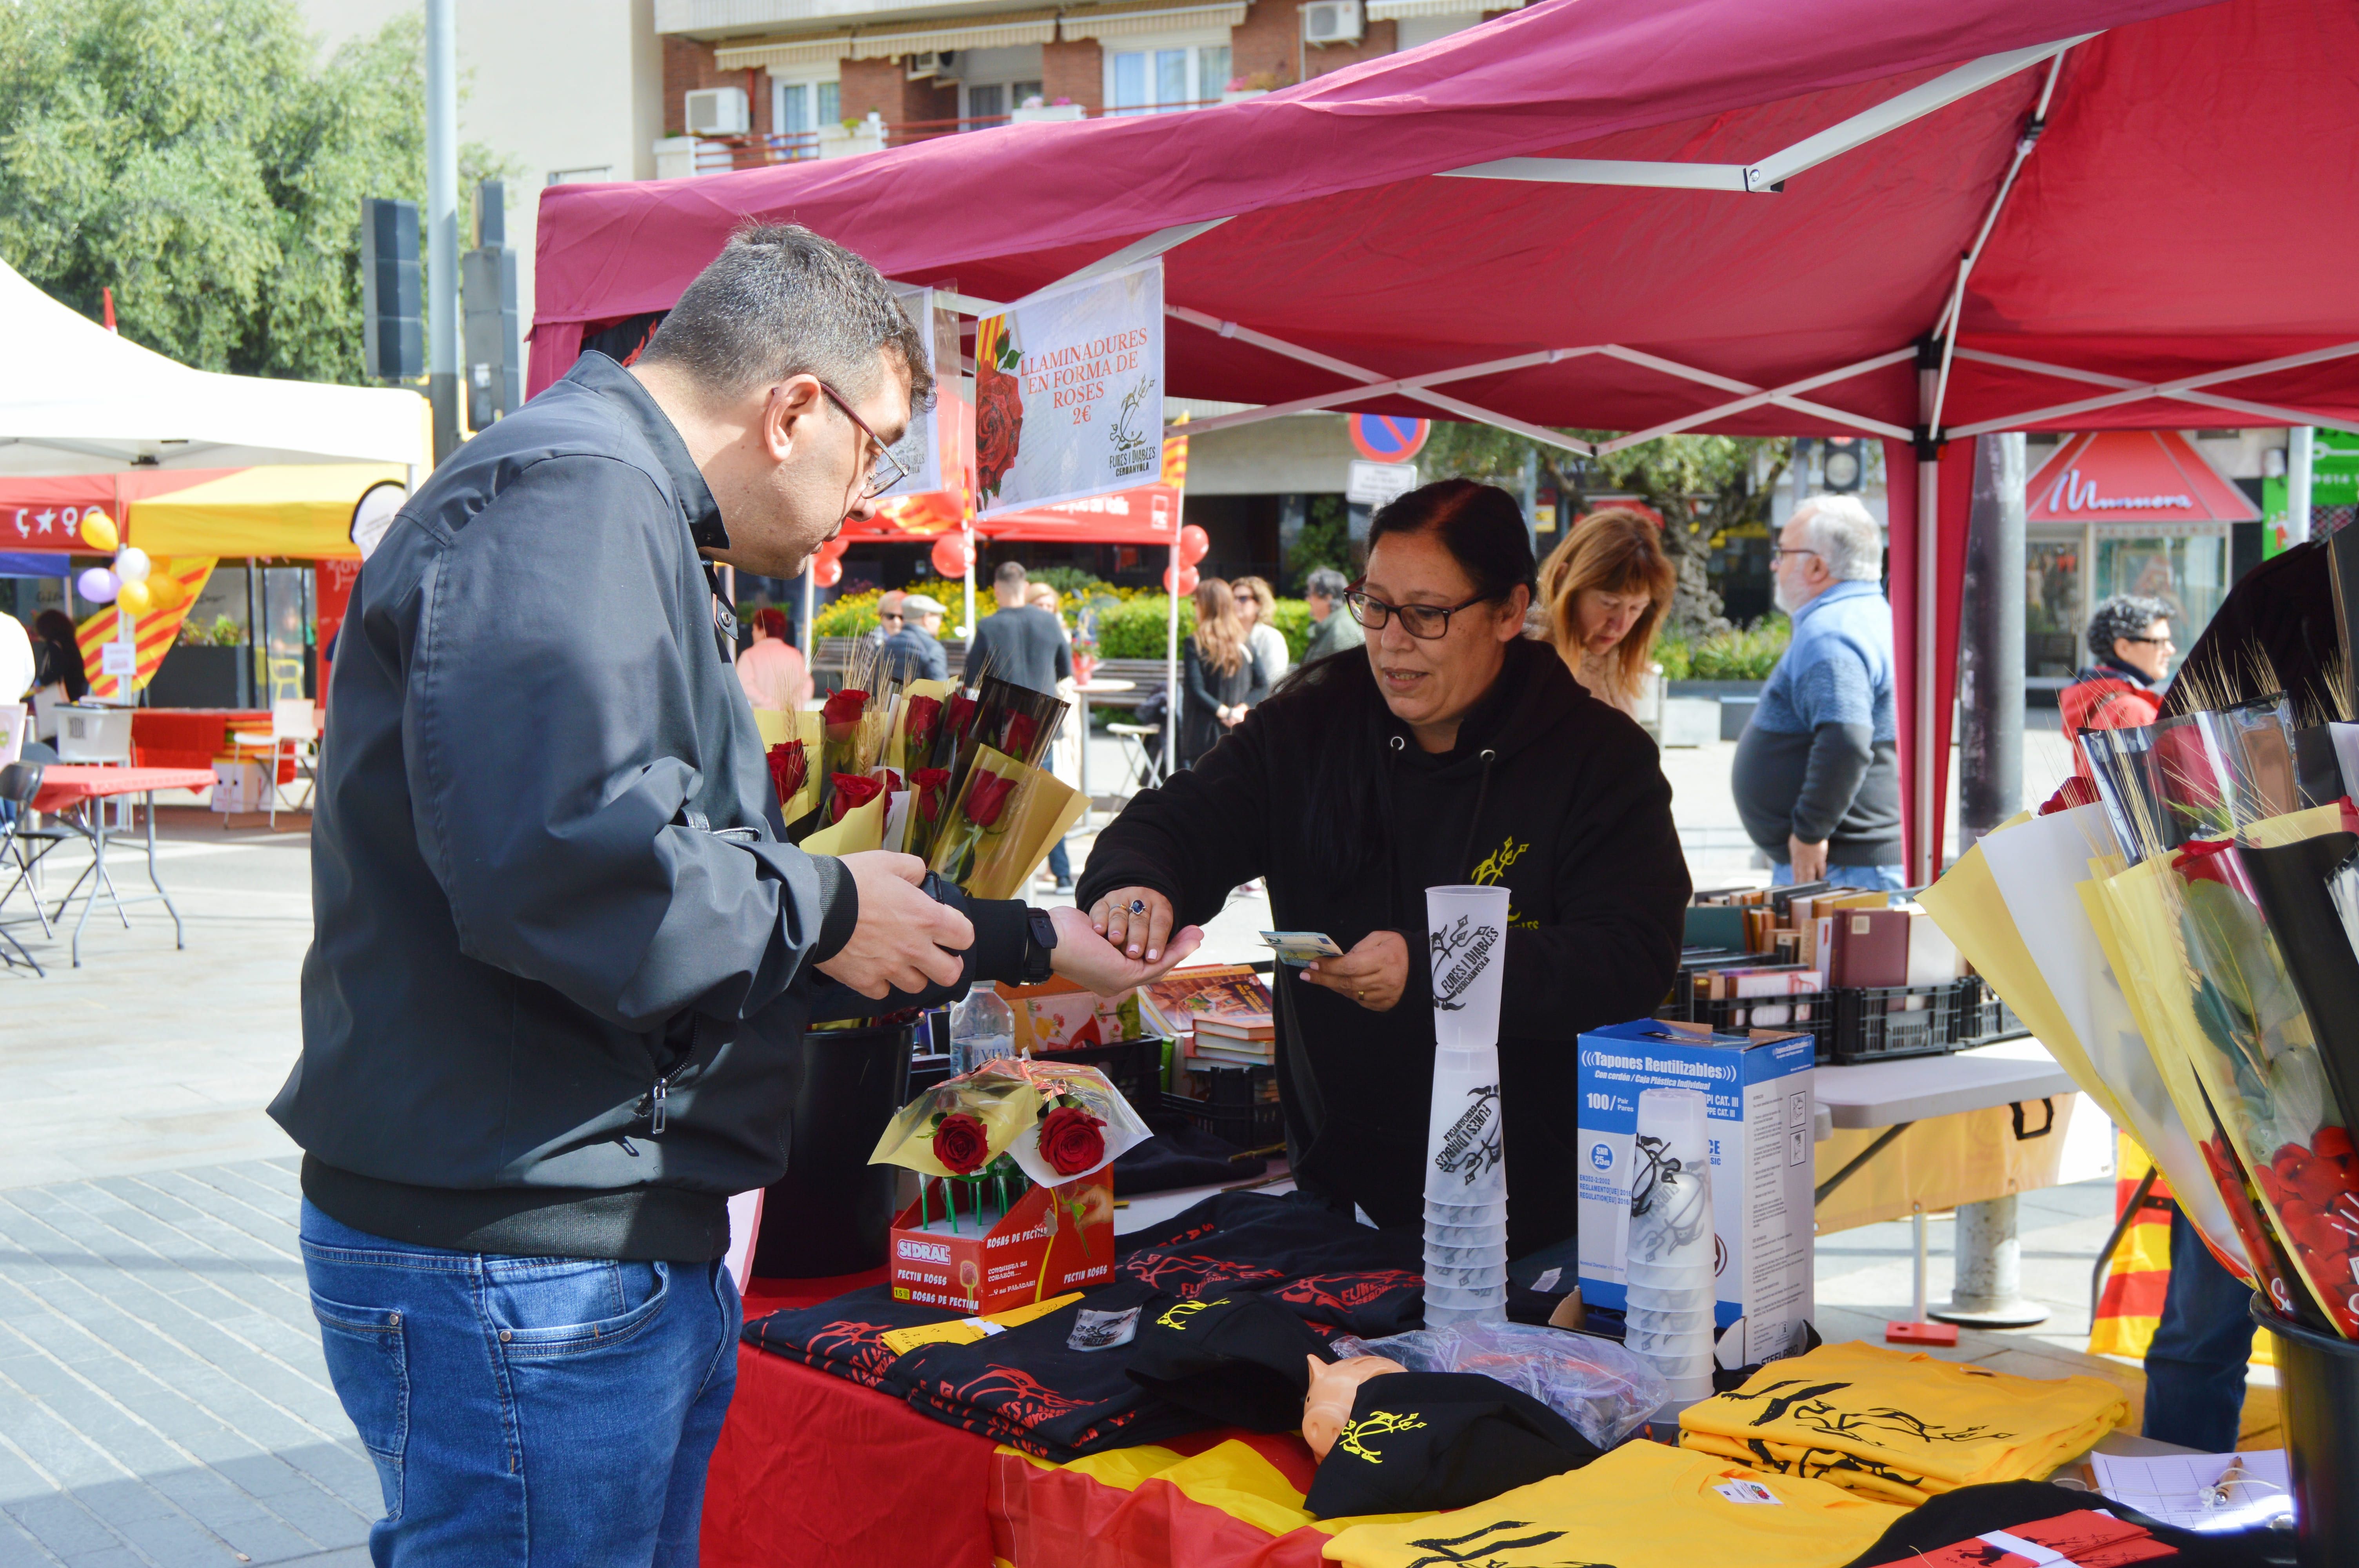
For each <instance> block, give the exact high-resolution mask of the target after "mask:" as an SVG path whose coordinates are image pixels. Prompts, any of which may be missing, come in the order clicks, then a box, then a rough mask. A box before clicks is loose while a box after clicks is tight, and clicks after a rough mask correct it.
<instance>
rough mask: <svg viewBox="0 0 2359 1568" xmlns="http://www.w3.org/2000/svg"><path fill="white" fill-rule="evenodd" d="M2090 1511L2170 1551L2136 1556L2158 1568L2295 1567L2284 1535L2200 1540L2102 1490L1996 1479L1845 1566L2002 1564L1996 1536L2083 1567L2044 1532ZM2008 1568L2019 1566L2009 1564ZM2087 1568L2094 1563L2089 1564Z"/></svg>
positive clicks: (1938, 1505)
mask: <svg viewBox="0 0 2359 1568" xmlns="http://www.w3.org/2000/svg"><path fill="white" fill-rule="evenodd" d="M2092 1510H2098V1511H2099V1512H2100V1514H2101V1517H2108V1518H2110V1519H2114V1520H2119V1521H2123V1522H2125V1523H2127V1524H2129V1525H2131V1526H2133V1527H2135V1528H2136V1529H2137V1530H2140V1531H2142V1532H2143V1533H2144V1535H2145V1536H2147V1537H2148V1538H2150V1539H2151V1540H2152V1541H2156V1542H2158V1543H2159V1544H2161V1545H2162V1546H2164V1547H2167V1548H2169V1550H2170V1552H2172V1555H2170V1556H2155V1557H2147V1558H2143V1559H2141V1560H2142V1561H2148V1562H2153V1563H2157V1564H2158V1568H2293V1564H2294V1562H2295V1553H2296V1548H2295V1542H2294V1540H2293V1537H2292V1535H2291V1534H2290V1532H2288V1531H2284V1530H2267V1529H2259V1530H2237V1531H2229V1532H2225V1533H2222V1534H2216V1535H2200V1534H2198V1533H2196V1532H2195V1531H2193V1530H2180V1529H2179V1528H2177V1527H2176V1526H2173V1525H2168V1524H2164V1523H2162V1522H2161V1521H2160V1520H2159V1519H2151V1518H2148V1517H2147V1515H2145V1514H2142V1513H2140V1512H2139V1511H2138V1510H2137V1509H2134V1508H2131V1507H2129V1506H2128V1505H2127V1504H2125V1503H2120V1502H2116V1501H2114V1499H2113V1498H2108V1497H2105V1496H2104V1495H2102V1494H2100V1493H2096V1492H2083V1491H2079V1490H2077V1489H2075V1488H2073V1487H2059V1486H2054V1485H2052V1484H2050V1483H2049V1482H2045V1481H2001V1482H1997V1483H1995V1484H1994V1485H1991V1486H1986V1487H1959V1488H1958V1489H1957V1490H1956V1491H1953V1492H1944V1493H1942V1494H1941V1495H1940V1497H1937V1498H1933V1500H1932V1501H1930V1502H1929V1503H1927V1504H1926V1505H1925V1506H1924V1507H1922V1508H1920V1509H1911V1510H1910V1511H1909V1512H1908V1513H1906V1514H1903V1515H1901V1516H1900V1517H1899V1518H1898V1519H1895V1520H1893V1522H1892V1524H1891V1527H1890V1528H1889V1529H1887V1530H1885V1532H1884V1533H1883V1534H1882V1535H1881V1536H1878V1537H1877V1538H1876V1541H1875V1544H1874V1545H1873V1546H1870V1547H1869V1548H1868V1549H1867V1550H1866V1551H1864V1552H1861V1553H1860V1554H1859V1555H1858V1556H1857V1557H1854V1558H1853V1559H1852V1561H1851V1562H1850V1563H1847V1564H1845V1568H1884V1565H1885V1564H1886V1563H1899V1564H1906V1565H1907V1568H1924V1565H1925V1563H1928V1562H1940V1560H1941V1554H1942V1553H1943V1552H1945V1551H1947V1550H1948V1549H1950V1548H1952V1547H1956V1546H1959V1545H1961V1544H1963V1545H1965V1546H1967V1547H1968V1548H1969V1550H1970V1551H1971V1552H1981V1553H1982V1555H1979V1556H1973V1555H1970V1556H1968V1557H1967V1558H1965V1560H1964V1561H1965V1562H1966V1563H1969V1564H1973V1565H1974V1568H1989V1565H1990V1564H1992V1563H2000V1562H2003V1561H2004V1559H2002V1558H2000V1557H1999V1556H1998V1555H1997V1554H1998V1553H2000V1552H2007V1551H2008V1550H2009V1549H2008V1548H2007V1547H2006V1546H2005V1545H2004V1543H2003V1542H2001V1541H1993V1540H1991V1539H1989V1537H1990V1536H1992V1535H1993V1534H1994V1533H1995V1534H1997V1535H2000V1536H2008V1535H2012V1536H2016V1537H2018V1538H2021V1539H2023V1540H2026V1541H2031V1542H2033V1543H2035V1544H2038V1545H2041V1546H2044V1547H2045V1548H2046V1549H2048V1550H2049V1551H2053V1552H2062V1553H2063V1555H2064V1556H2065V1557H2067V1558H2069V1559H2071V1561H2072V1562H2074V1563H2082V1562H2083V1561H2084V1560H2083V1558H2082V1552H2078V1551H2073V1550H2069V1549H2067V1548H2066V1547H2065V1546H2064V1545H2062V1544H2061V1543H2060V1541H2055V1540H2051V1539H2050V1537H2051V1536H2055V1535H2058V1534H2059V1533H2060V1532H2059V1531H2056V1530H2048V1529H2044V1528H2042V1527H2043V1525H2044V1524H2045V1523H2046V1521H2048V1520H2050V1519H2076V1518H2077V1517H2078V1516H2080V1515H2082V1514H2086V1513H2088V1512H2090V1511H2092ZM2074 1529H2075V1530H2076V1532H2077V1531H2079V1530H2080V1527H2079V1526H2078V1525H2075V1526H2074ZM2086 1533H2088V1534H2091V1535H2095V1534H2100V1533H2102V1534H2103V1535H2104V1536H2105V1537H2107V1538H2108V1539H2109V1541H2111V1542H2113V1544H2111V1545H2110V1546H2107V1547H2104V1549H2106V1550H2110V1551H2112V1552H2116V1553H2119V1552H2124V1551H2125V1550H2131V1549H2130V1548H2125V1546H2123V1545H2122V1544H2120V1542H2121V1541H2123V1540H2125V1538H2123V1537H2121V1536H2119V1534H2118V1532H2117V1531H2115V1530H2112V1529H2111V1528H2110V1527H2091V1528H2090V1530H2088V1531H2087V1532H2086ZM2014 1555H2017V1556H2021V1555H2022V1554H2021V1553H2019V1552H2017V1553H2014ZM1945 1568H1946V1565H1945ZM2006 1568H2016V1565H2014V1564H2012V1563H2009V1564H2006ZM2086 1568H2099V1565H2098V1564H2096V1563H2087V1564H2086Z"/></svg>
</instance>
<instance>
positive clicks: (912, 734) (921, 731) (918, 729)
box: [901, 697, 942, 762]
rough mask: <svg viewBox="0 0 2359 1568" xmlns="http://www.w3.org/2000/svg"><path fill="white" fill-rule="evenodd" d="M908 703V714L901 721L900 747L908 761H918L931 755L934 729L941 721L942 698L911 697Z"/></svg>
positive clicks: (937, 727) (938, 726)
mask: <svg viewBox="0 0 2359 1568" xmlns="http://www.w3.org/2000/svg"><path fill="white" fill-rule="evenodd" d="M908 703H909V715H908V718H907V719H903V720H902V723H901V749H902V752H903V754H904V755H906V756H907V757H908V759H909V761H911V762H922V761H923V760H924V759H925V758H927V757H930V756H932V755H933V752H934V731H935V730H937V729H939V728H940V725H941V722H942V699H941V698H940V697H911V698H909V699H908Z"/></svg>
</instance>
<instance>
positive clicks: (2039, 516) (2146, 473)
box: [2025, 430, 2259, 524]
mask: <svg viewBox="0 0 2359 1568" xmlns="http://www.w3.org/2000/svg"><path fill="white" fill-rule="evenodd" d="M2025 493H2026V499H2027V502H2028V503H2029V504H2028V507H2027V515H2026V519H2025V520H2026V521H2027V522H2030V523H2035V524H2037V523H2163V524H2190V523H2249V522H2253V521H2255V520H2256V519H2257V517H2258V515H2259V514H2258V513H2256V511H2255V510H2254V507H2253V503H2251V502H2250V501H2249V500H2247V499H2246V498H2245V492H2243V491H2241V490H2239V489H2237V488H2236V486H2235V484H2234V481H2230V480H2229V479H2228V478H2227V477H2226V476H2224V475H2223V474H2222V473H2221V472H2220V470H2217V469H2215V468H2213V467H2212V463H2211V461H2210V460H2209V459H2207V458H2205V457H2204V456H2203V454H2202V453H2201V452H2200V451H2198V450H2197V449H2196V448H2195V445H2194V443H2193V442H2191V441H2190V440H2188V439H2187V438H2186V437H2184V436H2182V435H2180V433H2179V432H2177V431H2176V430H2097V431H2093V432H2090V433H2088V434H2085V435H2080V436H2075V437H2073V438H2071V439H2070V440H2067V441H2066V442H2065V443H2064V444H2063V445H2062V446H2060V447H2059V448H2058V449H2056V453H2055V455H2054V456H2052V457H2050V458H2049V460H2048V461H2047V462H2045V463H2043V464H2042V465H2040V469H2039V471H2038V473H2037V474H2035V475H2034V476H2032V480H2031V482H2030V484H2029V485H2027V487H2026V492H2025Z"/></svg>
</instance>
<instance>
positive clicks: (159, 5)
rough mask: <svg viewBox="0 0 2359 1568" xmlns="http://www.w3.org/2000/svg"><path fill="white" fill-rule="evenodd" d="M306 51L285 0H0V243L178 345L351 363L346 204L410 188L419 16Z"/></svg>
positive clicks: (315, 363) (74, 292) (37, 271)
mask: <svg viewBox="0 0 2359 1568" xmlns="http://www.w3.org/2000/svg"><path fill="white" fill-rule="evenodd" d="M318 55H319V51H318V49H317V47H316V45H315V43H314V41H313V39H312V38H311V37H310V34H309V33H308V32H306V30H305V29H304V27H303V25H302V19H301V15H300V13H299V11H298V9H297V7H296V5H295V4H294V0H12V3H10V4H6V5H0V259H5V260H6V261H7V262H8V264H9V265H12V266H14V267H16V269H17V270H18V271H19V272H21V273H23V274H24V275H25V276H27V278H29V279H31V280H32V281H33V283H35V284H36V285H38V287H41V288H43V289H45V290H47V291H48V292H49V294H50V295H51V296H53V297H56V298H58V299H60V300H62V301H64V302H65V303H66V304H68V305H71V306H72V307H73V308H75V309H77V310H80V311H82V312H83V313H84V314H85V315H88V316H90V317H92V318H93V319H95V318H97V317H99V316H100V314H101V311H102V305H101V294H100V291H101V290H102V289H103V288H108V287H111V288H113V289H114V304H115V312H116V316H117V319H118V321H119V323H120V325H121V328H122V330H123V333H124V335H125V337H128V338H130V339H132V340H133V341H136V342H140V343H143V344H145V345H147V347H149V348H152V349H155V350H157V351H159V352H161V353H165V354H168V355H170V356H171V357H172V358H174V359H176V360H179V361H181V362H184V363H188V364H192V365H196V366H199V367H201V368H202V369H205V370H223V371H235V372H238V373H245V374H249V375H277V376H289V377H295V378H299V379H304V380H313V381H342V382H356V381H360V380H363V379H364V372H363V365H362V361H361V336H362V334H361V286H360V265H359V254H358V243H359V225H360V211H361V205H360V204H361V200H362V198H364V197H367V196H391V197H405V198H408V199H410V200H421V199H422V198H423V197H424V195H425V190H426V132H425V124H426V119H425V97H426V84H425V66H424V59H425V38H424V26H423V21H422V18H421V17H420V16H419V14H417V13H415V12H412V13H407V14H404V15H400V16H396V17H394V18H393V19H392V20H391V21H389V22H388V23H386V26H385V27H384V29H383V30H382V31H380V32H378V33H377V34H376V35H375V37H373V38H361V39H355V40H353V41H352V42H350V43H347V44H346V45H344V46H343V47H342V49H339V50H337V51H336V53H335V55H334V56H333V58H332V59H329V60H327V61H326V62H325V63H324V64H322V63H320V62H319V59H318ZM460 162H461V178H462V185H470V186H471V185H472V183H473V180H474V179H477V178H488V177H491V176H494V175H495V174H498V173H500V172H502V170H501V169H499V168H497V167H495V162H494V160H493V159H492V158H491V157H489V156H488V155H487V154H486V153H485V152H484V150H483V149H481V148H478V147H473V146H471V147H467V148H464V149H462V154H461V159H460ZM465 207H466V204H465V203H463V202H462V204H461V213H460V222H461V228H462V235H461V243H462V246H463V245H464V244H465V243H468V241H467V237H466V234H465V232H464V231H465V229H466V226H467V214H466V211H465Z"/></svg>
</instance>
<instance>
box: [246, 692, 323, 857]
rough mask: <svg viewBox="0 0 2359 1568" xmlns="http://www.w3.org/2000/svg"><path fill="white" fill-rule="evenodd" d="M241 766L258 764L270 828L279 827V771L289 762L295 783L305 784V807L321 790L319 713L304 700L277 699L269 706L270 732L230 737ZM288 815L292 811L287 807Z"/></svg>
mask: <svg viewBox="0 0 2359 1568" xmlns="http://www.w3.org/2000/svg"><path fill="white" fill-rule="evenodd" d="M230 739H231V741H232V743H233V749H234V751H235V752H236V754H237V758H238V760H239V761H240V762H260V763H261V765H262V766H263V768H264V769H265V770H266V773H265V774H264V777H265V779H266V782H267V783H268V784H269V788H270V826H271V827H274V828H275V827H277V826H278V804H279V798H280V795H279V784H278V767H279V764H280V763H281V762H291V763H293V764H294V767H295V781H294V782H298V783H308V784H310V789H309V790H307V791H306V792H305V793H304V795H303V804H304V805H305V806H307V807H308V806H310V804H311V798H312V796H313V795H317V794H318V793H319V789H320V773H319V762H320V720H319V712H318V709H317V708H315V707H314V706H313V704H312V702H311V699H310V697H277V698H275V699H273V700H272V702H271V704H270V728H269V730H238V731H237V732H235V733H234V734H233V735H232V736H231V737H230ZM288 809H289V810H290V811H291V810H293V809H294V808H293V807H292V806H289V807H288Z"/></svg>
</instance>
